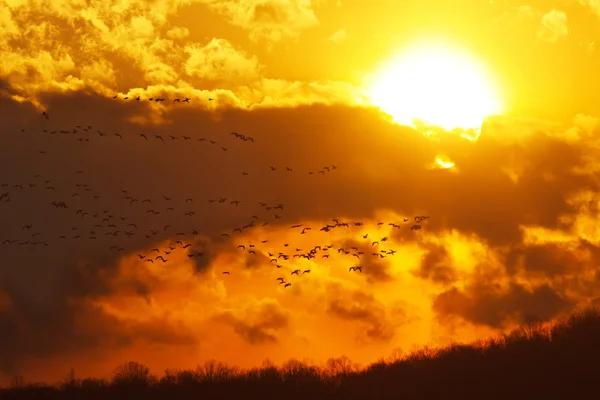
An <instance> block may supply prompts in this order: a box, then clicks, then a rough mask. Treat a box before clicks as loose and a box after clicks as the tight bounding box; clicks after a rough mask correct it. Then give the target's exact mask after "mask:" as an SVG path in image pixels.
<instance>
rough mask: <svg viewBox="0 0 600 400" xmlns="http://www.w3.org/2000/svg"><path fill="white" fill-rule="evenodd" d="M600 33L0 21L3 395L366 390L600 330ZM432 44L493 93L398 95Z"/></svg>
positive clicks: (125, 4)
mask: <svg viewBox="0 0 600 400" xmlns="http://www.w3.org/2000/svg"><path fill="white" fill-rule="evenodd" d="M599 28H600V3H598V2H596V1H592V0H579V1H575V0H562V1H529V2H518V1H493V2H488V1H476V0H460V1H458V0H457V1H453V2H447V1H441V0H436V1H416V0H411V1H402V2H400V1H385V0H377V1H376V2H366V1H344V0H337V1H336V0H332V1H329V0H318V1H317V0H314V1H309V0H257V1H249V0H241V1H229V0H159V1H141V0H126V1H124V0H119V1H108V0H107V1H61V0H46V1H41V0H31V1H25V0H0V32H1V33H2V34H1V35H0V121H1V123H0V184H2V187H1V188H0V196H1V197H0V219H1V221H2V222H1V223H0V240H2V241H3V244H2V245H1V247H0V249H1V252H0V254H1V255H2V261H1V262H0V355H1V356H0V376H2V377H3V378H4V379H7V378H8V377H10V376H13V375H15V374H22V375H24V376H25V378H26V379H31V380H47V381H55V380H58V379H61V378H64V377H65V376H66V375H67V373H68V371H69V369H70V368H74V369H75V371H76V373H77V375H78V376H97V377H108V376H110V374H111V372H112V371H113V369H114V368H115V366H116V365H118V364H119V363H122V362H126V361H129V360H135V361H138V362H141V363H144V364H146V365H148V366H149V367H150V368H151V370H152V371H153V372H154V373H157V374H160V373H162V372H163V371H164V369H165V368H174V367H178V368H190V367H194V366H195V365H197V364H201V363H203V362H204V361H206V360H210V359H216V360H219V361H224V362H227V363H229V364H233V365H237V366H240V367H251V366H256V365H260V364H261V363H262V362H263V360H264V359H266V358H269V359H270V360H272V361H274V362H276V363H281V362H284V361H286V360H288V359H290V358H295V359H299V360H310V361H312V362H315V363H321V362H324V361H325V360H327V359H328V358H330V357H339V356H341V355H346V356H348V357H349V358H350V359H352V360H353V361H355V362H358V363H361V364H363V365H364V364H368V363H370V362H373V361H376V360H377V359H379V358H382V357H383V358H385V357H388V356H389V355H390V354H392V353H393V352H396V354H397V353H398V352H399V351H400V352H405V353H406V352H409V351H411V349H414V348H416V347H420V346H424V345H429V344H430V345H434V346H441V345H445V344H449V343H452V342H469V341H473V340H477V339H483V338H487V337H489V336H491V335H496V334H499V333H502V332H506V331H507V330H510V329H512V328H514V327H515V326H518V325H519V324H520V323H522V322H523V321H524V320H525V319H527V318H528V317H530V316H535V317H537V318H539V319H541V320H543V321H546V322H551V321H555V320H557V319H559V318H562V317H564V316H566V315H568V314H569V313H571V312H573V311H574V310H576V309H579V308H583V307H586V306H589V305H598V304H600V289H599V288H600V285H599V283H600V274H599V273H598V267H597V266H598V264H599V261H600V224H599V214H598V212H599V205H600V203H599V200H600V198H598V195H597V189H598V178H597V172H598V170H600V166H599V165H598V162H597V160H598V155H599V145H598V138H600V135H599V134H600V130H599V124H598V122H599V120H598V117H599V116H600V110H599V109H598V108H599V107H600V101H599V100H600V99H599V98H598V97H599V96H600V94H599V93H600V90H598V89H599V88H600V77H599V76H598V74H597V71H598V70H600V57H599V55H598V49H596V44H595V42H596V41H597V40H598V38H599ZM431 42H435V43H438V45H437V47H435V46H434V47H433V48H439V47H440V46H442V47H445V48H447V49H450V50H449V53H451V54H461V56H456V57H458V58H460V60H462V61H464V62H465V63H471V64H473V65H475V64H476V65H477V66H478V67H474V68H475V70H477V71H484V70H485V74H483V72H482V74H483V75H485V78H483V79H484V80H485V81H486V82H487V83H488V85H487V86H486V88H484V89H482V87H483V86H481V85H480V86H481V87H480V86H476V87H475V86H473V85H475V84H474V83H472V82H471V76H470V75H469V74H462V75H460V78H456V76H458V75H456V76H455V75H452V74H449V73H448V74H446V73H447V72H450V69H451V68H450V65H454V64H452V63H451V62H450V61H452V58H451V57H452V56H447V57H450V58H443V57H441V56H440V57H438V58H436V56H435V54H437V53H436V51H437V50H435V51H432V52H433V56H432V57H430V58H426V60H430V61H428V63H429V64H427V65H431V66H432V68H431V71H430V68H429V67H427V68H424V70H426V71H420V72H410V74H413V73H414V74H415V76H414V77H413V76H408V77H407V76H406V74H407V72H403V71H419V69H416V70H415V69H414V68H413V69H410V68H409V69H402V68H398V69H396V66H397V64H396V63H395V61H394V60H397V59H403V58H402V57H400V55H402V54H407V53H405V52H404V53H403V51H404V50H406V49H409V48H417V49H419V48H420V47H419V46H426V45H422V43H431ZM439 43H441V44H439ZM415 46H416V47H415ZM442 53H443V52H442ZM410 54H412V53H410ZM399 57H400V58H399ZM404 59H410V57H405V58H404ZM471 64H469V65H471ZM460 65H463V64H460ZM403 74H404V75H403ZM399 75H403V76H399ZM417 75H418V76H417ZM438 75H439V76H442V77H444V78H441V79H438V80H436V82H439V83H437V84H436V85H434V87H429V86H427V85H426V83H427V82H430V81H432V80H433V77H434V76H436V77H437V76H438ZM377 80H378V81H380V83H381V81H383V87H385V86H387V85H389V91H387V92H386V93H385V97H386V101H385V102H381V101H375V100H374V98H373V96H372V93H373V90H372V82H374V81H377ZM413 81H414V82H417V83H418V84H415V85H410V90H408V86H406V85H407V84H406V82H413ZM399 82H400V83H399ZM402 82H404V84H402ZM446 82H451V83H453V85H449V86H448V87H449V88H450V89H447V90H446V92H443V91H442V89H443V88H446V84H445V83H446ZM403 85H404V86H403ZM484 86H485V85H484ZM473 88H475V89H477V90H471V89H473ZM488 95H489V96H491V97H494V98H495V99H497V102H498V104H499V105H500V106H499V108H498V109H496V110H494V112H493V113H491V114H490V115H480V114H475V110H476V109H477V110H478V107H477V106H478V105H479V104H481V101H482V99H483V97H486V96H488ZM115 96H116V98H115ZM138 96H139V98H140V100H136V98H137V97H138ZM125 97H127V99H125ZM150 98H152V99H153V100H152V101H150V100H149V99H150ZM156 98H159V99H165V100H164V101H162V102H161V101H159V102H157V101H154V99H156ZM486 98H487V97H486ZM175 99H179V101H175ZM185 99H188V101H184V100H185ZM421 99H425V100H424V102H420V101H421ZM436 99H443V101H441V102H440V101H437V102H436ZM417 100H419V101H417ZM384 103H385V104H384ZM412 103H414V104H424V106H423V109H415V111H414V113H421V112H424V113H426V112H428V111H430V110H428V108H431V109H433V108H434V107H437V108H438V109H439V110H450V112H451V113H458V112H460V113H461V115H462V114H465V115H467V114H469V112H471V115H470V117H473V118H474V119H475V120H477V121H480V123H478V124H476V126H472V125H470V126H466V125H465V126H451V127H450V126H443V124H442V125H436V120H435V119H434V120H431V121H426V122H427V123H426V124H423V123H419V120H415V122H414V123H410V122H409V123H402V121H398V118H396V117H397V115H394V112H395V111H390V108H389V105H390V104H405V105H410V104H412ZM469 110H471V111H469ZM484 111H485V110H484ZM484 111H482V112H484ZM411 112H412V111H411ZM478 112H479V111H478ZM428 115H429V114H428ZM413 117H415V118H420V117H422V115H414V116H413ZM480 117H481V118H480ZM473 118H469V121H473ZM437 122H440V121H437ZM458 125H460V121H459V122H458ZM232 132H235V133H236V134H237V135H235V134H232ZM142 135H144V136H142ZM173 138H175V139H173ZM250 138H251V140H250ZM203 139H205V140H203ZM244 139H245V140H244ZM213 142H214V143H213ZM273 169H274V170H273ZM219 199H224V200H222V201H220V200H219ZM134 200H135V201H134ZM236 201H240V203H239V204H237V205H236ZM232 202H233V203H232ZM259 202H260V203H262V204H260V203H259ZM280 205H281V206H280ZM420 216H426V217H428V218H425V219H422V220H418V219H417V220H415V217H420ZM334 219H336V220H337V222H334ZM265 223H266V225H265ZM130 224H132V225H130ZM295 225H302V226H300V227H296V228H291V226H295ZM415 225H416V226H417V228H418V229H417V228H413V227H414V226H415ZM304 228H311V229H310V230H304V232H303V233H302V231H303V229H304ZM323 228H324V229H323ZM236 229H237V230H236ZM178 241H179V242H180V243H177V242H178ZM374 242H378V243H374ZM286 244H287V246H286ZM188 245H189V246H188ZM240 245H243V246H244V248H242V247H239V246H240ZM317 246H318V247H317ZM154 249H156V250H154ZM250 251H253V253H251V252H250ZM167 252H168V253H167ZM269 253H270V254H272V256H271V255H270V254H269ZM280 255H282V256H281V257H280ZM283 255H286V257H284V256H283ZM294 255H296V256H295V257H294ZM299 255H303V257H299ZM324 255H329V256H328V257H323V256H324ZM313 256H314V257H313ZM157 257H162V259H160V258H157ZM286 258H287V259H286ZM150 259H151V260H152V261H153V262H148V261H147V260H150ZM273 259H275V260H273ZM163 260H165V261H164V262H163ZM353 266H361V267H362V270H349V269H350V267H353ZM296 270H299V271H300V272H299V273H298V274H297V275H292V272H294V271H296ZM304 271H310V272H306V273H304ZM223 272H229V274H223ZM279 277H281V278H283V280H284V281H285V282H288V283H291V285H290V286H287V287H286V286H284V285H280V284H279V281H278V280H277V278H279Z"/></svg>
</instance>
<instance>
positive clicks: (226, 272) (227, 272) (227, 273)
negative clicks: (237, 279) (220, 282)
mask: <svg viewBox="0 0 600 400" xmlns="http://www.w3.org/2000/svg"><path fill="white" fill-rule="evenodd" d="M221 275H231V274H230V273H229V271H225V272H222V273H221Z"/></svg>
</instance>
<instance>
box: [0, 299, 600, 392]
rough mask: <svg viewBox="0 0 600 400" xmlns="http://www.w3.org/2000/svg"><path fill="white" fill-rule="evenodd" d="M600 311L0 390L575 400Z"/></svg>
mask: <svg viewBox="0 0 600 400" xmlns="http://www.w3.org/2000/svg"><path fill="white" fill-rule="evenodd" d="M599 360H600V312H599V311H598V310H596V309H589V310H585V311H582V312H576V313H574V314H573V315H571V316H570V317H569V318H568V319H566V320H564V321H562V322H559V323H555V324H553V325H551V326H548V327H544V326H543V324H542V323H541V321H540V320H539V319H537V318H535V317H533V316H526V317H524V319H523V324H522V325H521V326H520V327H519V328H517V329H515V330H513V331H512V332H510V333H509V334H505V335H499V336H497V337H492V338H489V339H487V340H480V341H477V342H474V343H471V344H460V343H453V344H451V345H449V346H445V347H442V348H433V347H431V346H426V347H423V348H420V349H416V348H415V349H413V350H411V351H410V352H409V353H408V354H405V355H403V354H402V353H401V352H400V351H394V352H393V353H392V355H391V356H390V357H388V358H387V360H384V359H381V360H379V361H377V362H374V363H372V364H370V365H368V366H366V367H365V368H358V365H357V364H355V363H353V362H352V361H351V360H350V359H349V358H348V357H346V356H341V357H337V358H330V359H329V360H327V362H325V363H324V365H322V366H321V367H319V366H317V365H314V364H313V363H308V362H305V361H300V360H295V359H292V360H289V361H287V362H285V363H284V364H283V365H281V366H280V367H277V366H276V365H275V364H273V363H272V362H271V361H269V360H265V362H263V364H262V365H261V366H260V367H257V368H251V369H248V370H242V369H239V368H235V367H230V366H228V365H226V364H224V363H221V362H218V361H215V360H209V361H207V362H205V363H203V364H202V365H199V366H198V367H196V368H195V369H193V370H180V369H166V370H165V371H164V375H163V376H162V377H161V378H160V379H156V378H155V377H153V376H152V375H151V374H150V370H149V368H148V367H146V366H145V365H143V364H140V363H137V362H134V361H130V362H128V363H125V364H122V365H120V366H118V367H117V368H116V369H115V371H114V374H113V379H112V381H111V382H107V381H105V380H102V379H92V378H87V379H82V380H77V379H76V378H75V371H73V370H72V369H71V371H70V373H69V374H68V376H67V377H66V379H64V380H63V381H62V383H59V384H57V385H53V386H51V385H47V384H39V383H25V380H24V378H23V376H21V375H17V376H15V377H13V379H12V381H11V384H10V385H9V388H4V389H0V398H1V399H2V400H5V399H6V400H13V399H14V400H16V399H36V400H37V399H73V400H75V399H117V400H118V399H133V398H135V399H137V398H139V399H144V400H153V399H165V398H167V399H188V398H207V399H213V398H215V399H216V398H218V399H240V398H247V397H250V398H260V399H262V400H266V399H280V398H285V399H286V400H296V399H298V400H300V399H302V400H306V399H309V400H319V399H344V400H346V399H347V400H354V399H357V400H358V399H373V398H377V399H403V400H404V399H420V400H421V399H440V398H444V399H453V398H457V399H482V398H485V399H491V400H495V399H498V400H500V399H503V400H504V399H506V398H544V399H555V398H561V399H563V398H574V399H575V398H576V399H587V398H595V397H597V396H590V394H591V393H597V384H596V382H597V368H596V365H597V364H598V361H599Z"/></svg>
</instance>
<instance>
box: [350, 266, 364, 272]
mask: <svg viewBox="0 0 600 400" xmlns="http://www.w3.org/2000/svg"><path fill="white" fill-rule="evenodd" d="M348 271H358V272H362V267H361V266H356V267H350V268H348Z"/></svg>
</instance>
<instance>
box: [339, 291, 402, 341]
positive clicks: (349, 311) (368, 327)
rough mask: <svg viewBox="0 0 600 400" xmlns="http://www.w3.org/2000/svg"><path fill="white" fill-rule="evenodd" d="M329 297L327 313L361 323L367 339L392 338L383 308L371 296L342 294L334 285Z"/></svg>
mask: <svg viewBox="0 0 600 400" xmlns="http://www.w3.org/2000/svg"><path fill="white" fill-rule="evenodd" d="M329 295H330V300H329V302H328V307H327V311H328V313H330V314H331V315H333V316H335V317H337V318H341V319H344V320H347V321H359V322H361V323H362V325H363V326H364V327H365V329H364V334H365V336H366V337H367V338H368V339H371V340H378V341H389V340H390V339H391V338H392V337H393V336H394V329H393V325H391V324H390V322H389V321H388V320H387V318H386V313H385V307H384V306H383V304H381V303H380V302H379V301H377V300H376V299H375V298H374V297H373V295H370V294H367V293H363V292H360V291H352V292H349V293H344V291H343V290H342V289H341V288H340V287H338V286H335V285H333V286H331V287H330V290H329ZM359 339H360V338H359Z"/></svg>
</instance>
